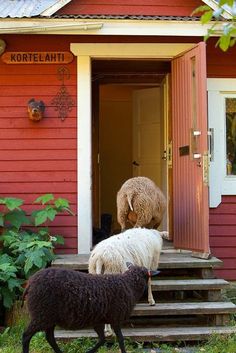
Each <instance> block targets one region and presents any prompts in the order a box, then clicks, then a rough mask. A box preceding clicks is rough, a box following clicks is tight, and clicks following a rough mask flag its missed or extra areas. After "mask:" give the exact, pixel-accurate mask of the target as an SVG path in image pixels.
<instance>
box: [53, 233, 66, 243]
mask: <svg viewBox="0 0 236 353" xmlns="http://www.w3.org/2000/svg"><path fill="white" fill-rule="evenodd" d="M52 238H55V240H52V241H53V242H54V243H56V244H60V245H63V244H64V243H65V240H64V238H63V237H62V236H61V235H54V236H53V237H52Z"/></svg>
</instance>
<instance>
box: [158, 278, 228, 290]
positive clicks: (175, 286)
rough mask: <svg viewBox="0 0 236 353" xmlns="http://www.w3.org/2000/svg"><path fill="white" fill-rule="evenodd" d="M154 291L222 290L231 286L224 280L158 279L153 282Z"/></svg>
mask: <svg viewBox="0 0 236 353" xmlns="http://www.w3.org/2000/svg"><path fill="white" fill-rule="evenodd" d="M151 283H152V291H175V290H180V291H185V290H220V289H223V288H225V287H227V286H228V285H229V282H227V281H225V280H224V279H217V278H213V279H157V280H152V282H151Z"/></svg>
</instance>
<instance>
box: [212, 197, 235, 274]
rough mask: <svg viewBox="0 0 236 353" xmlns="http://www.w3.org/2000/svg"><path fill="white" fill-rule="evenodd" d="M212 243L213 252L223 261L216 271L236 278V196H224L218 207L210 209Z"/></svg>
mask: <svg viewBox="0 0 236 353" xmlns="http://www.w3.org/2000/svg"><path fill="white" fill-rule="evenodd" d="M209 232H210V245H211V251H212V254H213V255H214V256H216V257H218V258H220V259H221V260H222V261H223V267H222V268H221V269H220V270H217V271H216V274H217V275H218V276H221V277H223V278H225V279H228V280H235V279H236V196H224V197H223V198H222V202H221V204H220V205H219V206H218V207H217V208H212V209H210V227H209Z"/></svg>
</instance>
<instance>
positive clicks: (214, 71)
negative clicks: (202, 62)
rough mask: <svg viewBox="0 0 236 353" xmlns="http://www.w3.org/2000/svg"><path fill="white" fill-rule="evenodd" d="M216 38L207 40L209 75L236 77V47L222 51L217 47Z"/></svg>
mask: <svg viewBox="0 0 236 353" xmlns="http://www.w3.org/2000/svg"><path fill="white" fill-rule="evenodd" d="M215 44H216V40H215V39H214V38H210V39H209V40H208V41H207V77H209V78H210V77H212V78H217V77H221V78H228V77H231V78H235V77H236V60H235V57H236V47H232V48H230V49H229V50H228V51H227V52H222V50H220V49H219V48H216V47H215Z"/></svg>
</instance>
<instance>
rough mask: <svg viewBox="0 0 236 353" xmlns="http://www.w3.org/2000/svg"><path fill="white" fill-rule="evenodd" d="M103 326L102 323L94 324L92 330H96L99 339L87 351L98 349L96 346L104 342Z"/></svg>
mask: <svg viewBox="0 0 236 353" xmlns="http://www.w3.org/2000/svg"><path fill="white" fill-rule="evenodd" d="M104 328H105V325H104V324H100V325H97V326H94V331H96V332H97V334H98V337H99V341H98V342H97V343H96V344H95V346H94V347H92V348H91V349H90V350H89V351H87V353H94V352H96V351H97V350H98V348H100V347H101V346H103V345H104V343H105V342H106V339H105V334H104Z"/></svg>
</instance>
